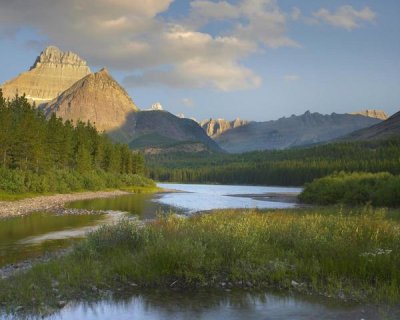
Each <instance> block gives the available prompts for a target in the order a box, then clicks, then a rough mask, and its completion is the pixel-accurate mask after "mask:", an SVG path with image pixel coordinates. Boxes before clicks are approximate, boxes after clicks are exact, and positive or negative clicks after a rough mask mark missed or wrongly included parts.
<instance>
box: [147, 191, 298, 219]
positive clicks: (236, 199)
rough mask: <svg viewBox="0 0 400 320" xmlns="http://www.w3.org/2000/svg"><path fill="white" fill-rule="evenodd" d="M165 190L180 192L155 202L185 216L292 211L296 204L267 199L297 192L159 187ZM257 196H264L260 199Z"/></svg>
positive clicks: (296, 192) (165, 195) (169, 194)
mask: <svg viewBox="0 0 400 320" xmlns="http://www.w3.org/2000/svg"><path fill="white" fill-rule="evenodd" d="M159 186H160V187H162V188H166V189H174V190H180V191H184V192H183V193H182V192H176V193H167V194H164V195H163V196H161V197H159V198H157V199H155V200H154V201H155V202H158V203H161V204H164V205H168V206H172V207H176V208H181V209H182V210H184V211H186V212H188V213H194V212H197V211H206V210H213V209H235V208H259V209H270V208H293V207H296V206H297V204H296V203H294V202H291V201H282V200H281V201H277V200H276V199H270V198H272V197H270V196H271V195H278V194H279V195H294V194H298V193H299V192H300V191H301V188H287V187H261V186H230V185H200V184H159ZM260 195H266V196H263V197H260ZM281 198H283V197H281Z"/></svg>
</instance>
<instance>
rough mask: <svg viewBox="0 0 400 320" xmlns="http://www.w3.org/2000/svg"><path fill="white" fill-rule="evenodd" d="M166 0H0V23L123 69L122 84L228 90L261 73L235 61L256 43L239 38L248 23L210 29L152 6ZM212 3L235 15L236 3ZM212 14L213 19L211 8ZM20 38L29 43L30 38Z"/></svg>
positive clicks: (253, 81)
mask: <svg viewBox="0 0 400 320" xmlns="http://www.w3.org/2000/svg"><path fill="white" fill-rule="evenodd" d="M172 2H173V0H142V1H131V0H86V1H78V0H71V1H63V0H52V1H49V0H30V1H25V0H13V1H5V0H0V30H7V34H12V33H16V32H17V31H18V30H19V29H21V28H22V27H29V28H33V29H34V30H36V32H37V33H38V34H39V35H40V36H41V38H43V39H44V40H43V42H46V43H51V44H54V45H57V46H59V47H60V48H61V49H64V50H72V51H75V52H77V53H78V54H79V55H81V56H82V57H83V58H85V59H87V60H88V61H89V63H90V64H92V65H96V66H108V67H110V68H112V69H119V70H123V71H124V72H125V73H126V74H128V75H129V74H130V75H129V76H127V78H126V79H125V81H124V82H125V83H126V84H128V85H133V86H139V85H140V86H144V85H149V86H151V85H153V84H163V85H168V86H177V87H212V88H215V89H217V90H223V91H229V90H240V89H247V88H253V87H257V86H258V85H259V84H260V82H261V78H260V77H259V76H257V75H256V74H255V73H254V72H253V71H251V70H250V69H248V68H246V67H244V66H243V65H242V61H243V60H244V59H246V58H247V57H249V56H250V55H251V54H253V53H254V52H257V50H258V49H259V45H258V43H257V42H255V40H254V38H249V39H247V38H246V35H245V33H246V32H250V31H247V30H245V29H244V30H242V33H243V34H242V35H239V34H237V33H238V32H236V30H233V31H232V32H230V33H219V32H217V33H214V34H211V33H207V32H204V31H200V30H201V29H199V28H197V27H196V26H194V25H192V24H190V23H188V21H187V20H185V19H183V20H181V21H169V20H168V19H167V18H165V15H163V17H161V16H160V14H164V13H167V11H168V9H169V7H170V5H171V4H172ZM194 2H196V1H194ZM245 2H246V1H245ZM247 2H248V1H247ZM193 5H194V6H193V8H197V9H196V10H200V11H201V10H203V11H201V12H203V13H202V14H204V15H211V12H210V11H207V10H208V9H209V7H208V5H209V4H207V3H206V5H205V6H204V7H203V8H202V4H201V3H200V2H197V4H196V3H194V4H193ZM215 5H216V6H217V7H218V8H224V9H226V10H225V11H223V12H225V13H224V17H226V15H228V12H229V10H228V9H229V8H231V9H232V10H231V11H232V12H231V13H230V14H231V17H232V18H233V17H234V16H235V15H236V13H235V12H236V7H235V6H234V5H230V4H229V3H228V2H221V3H220V2H218V3H215ZM196 6H197V7H196ZM214 12H216V11H214ZM219 12H221V11H219ZM167 15H168V14H167ZM224 17H223V18H224ZM212 18H213V19H217V18H218V16H217V14H216V13H214V17H212ZM3 33H4V32H3ZM27 45H28V46H29V47H37V45H38V43H37V42H35V43H33V42H29V43H28V44H27Z"/></svg>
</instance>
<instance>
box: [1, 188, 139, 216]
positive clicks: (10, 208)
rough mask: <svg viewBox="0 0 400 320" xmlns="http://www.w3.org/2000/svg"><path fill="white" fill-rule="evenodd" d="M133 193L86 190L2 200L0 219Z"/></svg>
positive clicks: (56, 209) (59, 209) (60, 208)
mask: <svg viewBox="0 0 400 320" xmlns="http://www.w3.org/2000/svg"><path fill="white" fill-rule="evenodd" d="M128 194H132V192H128V191H123V190H113V191H86V192H77V193H65V194H55V195H51V196H38V197H33V198H26V199H22V200H17V201H0V220H1V219H5V218H10V217H17V216H23V215H27V214H31V213H33V212H37V211H50V212H54V211H59V212H60V211H62V210H64V209H66V208H65V204H67V203H68V202H72V201H78V200H88V199H99V198H112V197H117V196H123V195H128Z"/></svg>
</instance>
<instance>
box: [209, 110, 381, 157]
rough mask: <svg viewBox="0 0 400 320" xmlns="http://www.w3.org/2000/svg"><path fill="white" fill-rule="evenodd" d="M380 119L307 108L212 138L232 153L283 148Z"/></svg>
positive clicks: (335, 135) (333, 136)
mask: <svg viewBox="0 0 400 320" xmlns="http://www.w3.org/2000/svg"><path fill="white" fill-rule="evenodd" d="M379 122H381V120H379V119H375V118H369V117H364V116H361V115H349V114H336V113H332V114H331V115H322V114H320V113H311V112H310V111H307V112H306V113H304V114H303V115H300V116H295V115H292V116H291V117H288V118H281V119H278V120H274V121H266V122H250V123H248V124H246V125H243V126H240V127H237V128H234V129H231V130H228V131H226V132H223V133H222V134H220V135H219V136H217V137H216V138H215V141H216V142H217V143H218V144H219V145H220V147H221V148H223V149H225V150H226V151H228V152H233V153H240V152H247V151H254V150H268V149H284V148H290V147H295V146H302V145H307V144H313V143H319V142H323V141H328V140H332V139H336V138H338V137H340V136H343V135H346V134H348V133H350V132H353V131H355V130H358V129H361V128H366V127H369V126H371V125H374V124H377V123H379Z"/></svg>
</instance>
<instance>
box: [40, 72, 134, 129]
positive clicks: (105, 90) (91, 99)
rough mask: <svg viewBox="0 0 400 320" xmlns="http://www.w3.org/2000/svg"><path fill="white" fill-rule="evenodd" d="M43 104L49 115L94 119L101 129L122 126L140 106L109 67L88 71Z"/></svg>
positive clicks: (68, 118)
mask: <svg viewBox="0 0 400 320" xmlns="http://www.w3.org/2000/svg"><path fill="white" fill-rule="evenodd" d="M40 108H41V109H42V110H43V111H44V113H45V115H46V116H49V115H50V114H52V113H56V115H57V116H59V117H61V118H63V119H64V120H72V121H73V122H77V121H78V120H81V121H84V122H86V121H90V122H92V123H94V124H95V126H96V128H97V129H98V130H99V131H111V130H115V129H117V128H119V127H121V125H123V124H124V123H125V121H126V120H127V118H128V116H129V114H130V113H133V112H136V111H138V110H139V109H138V107H137V106H136V105H135V103H134V102H133V101H132V99H131V98H130V96H129V95H128V93H127V92H126V91H125V89H124V88H122V87H121V86H120V85H119V84H118V82H117V81H115V80H114V79H113V78H112V77H111V75H110V74H109V72H108V71H107V69H101V70H100V71H99V72H96V73H91V74H89V75H87V76H86V77H84V78H82V79H81V80H79V81H77V82H75V83H74V84H73V85H72V86H71V87H70V88H68V89H67V90H65V91H64V92H62V93H61V94H60V95H59V96H58V97H57V98H55V99H53V100H52V101H50V102H48V103H46V104H43V105H42V106H41V107H40Z"/></svg>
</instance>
